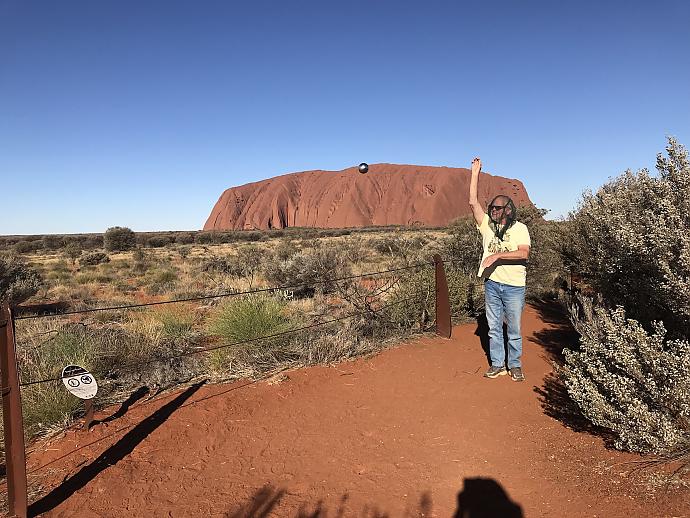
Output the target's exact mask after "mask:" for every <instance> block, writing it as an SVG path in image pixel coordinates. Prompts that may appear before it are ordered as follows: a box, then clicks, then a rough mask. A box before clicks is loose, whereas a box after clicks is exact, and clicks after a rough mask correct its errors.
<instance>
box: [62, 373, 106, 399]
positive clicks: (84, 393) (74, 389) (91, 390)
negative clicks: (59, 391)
mask: <svg viewBox="0 0 690 518" xmlns="http://www.w3.org/2000/svg"><path fill="white" fill-rule="evenodd" d="M61 378H62V382H63V383H64V384H65V387H67V390H68V391H69V392H70V393H71V394H74V395H75V396H77V397H78V398H79V399H93V398H94V397H95V396H96V392H98V383H96V379H95V378H94V377H93V376H92V375H91V373H90V372H89V371H87V370H86V369H85V368H84V367H79V365H68V366H67V367H65V368H64V369H62V376H61Z"/></svg>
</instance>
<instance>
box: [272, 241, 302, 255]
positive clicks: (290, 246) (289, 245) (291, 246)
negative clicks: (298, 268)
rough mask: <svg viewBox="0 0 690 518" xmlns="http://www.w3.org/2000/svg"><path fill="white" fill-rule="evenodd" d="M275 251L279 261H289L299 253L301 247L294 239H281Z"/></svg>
mask: <svg viewBox="0 0 690 518" xmlns="http://www.w3.org/2000/svg"><path fill="white" fill-rule="evenodd" d="M273 253H274V255H275V257H276V259H277V260H278V261H287V260H288V259H290V258H291V257H292V256H294V255H297V254H298V253H299V248H298V247H297V245H296V244H295V242H294V241H293V240H292V239H290V238H288V239H281V240H280V241H278V244H277V245H276V247H275V248H274V249H273Z"/></svg>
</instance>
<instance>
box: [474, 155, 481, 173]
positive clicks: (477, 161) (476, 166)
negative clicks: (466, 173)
mask: <svg viewBox="0 0 690 518" xmlns="http://www.w3.org/2000/svg"><path fill="white" fill-rule="evenodd" d="M481 170H482V159H481V158H479V157H475V158H474V159H473V160H472V174H473V175H474V174H477V175H478V174H479V171H481Z"/></svg>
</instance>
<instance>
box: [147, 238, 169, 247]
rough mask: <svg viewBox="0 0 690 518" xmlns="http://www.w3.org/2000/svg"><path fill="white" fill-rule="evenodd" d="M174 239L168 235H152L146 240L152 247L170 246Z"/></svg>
mask: <svg viewBox="0 0 690 518" xmlns="http://www.w3.org/2000/svg"><path fill="white" fill-rule="evenodd" d="M171 242H172V241H171V240H170V238H169V237H167V236H152V237H150V238H148V239H147V240H146V246H148V247H151V248H162V247H164V246H168V245H169V244H170V243H171Z"/></svg>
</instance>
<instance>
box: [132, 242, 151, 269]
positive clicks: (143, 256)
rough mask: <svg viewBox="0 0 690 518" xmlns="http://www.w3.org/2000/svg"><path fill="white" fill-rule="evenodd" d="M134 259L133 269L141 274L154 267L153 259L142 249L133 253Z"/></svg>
mask: <svg viewBox="0 0 690 518" xmlns="http://www.w3.org/2000/svg"><path fill="white" fill-rule="evenodd" d="M132 259H133V260H134V263H133V264H132V268H133V269H134V271H135V272H136V273H139V274H142V273H145V272H146V271H147V270H148V269H149V268H151V266H152V265H153V261H152V260H151V257H150V256H149V254H147V253H146V252H145V251H144V250H143V249H142V248H137V249H135V250H134V252H132Z"/></svg>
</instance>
